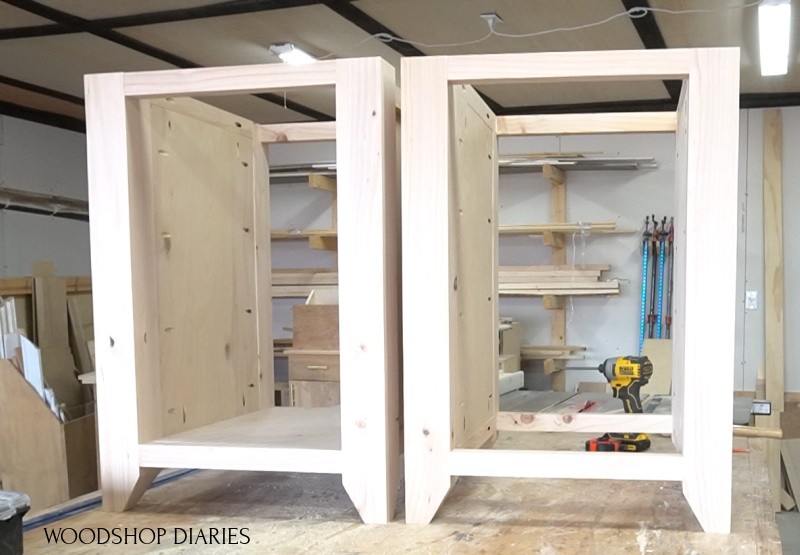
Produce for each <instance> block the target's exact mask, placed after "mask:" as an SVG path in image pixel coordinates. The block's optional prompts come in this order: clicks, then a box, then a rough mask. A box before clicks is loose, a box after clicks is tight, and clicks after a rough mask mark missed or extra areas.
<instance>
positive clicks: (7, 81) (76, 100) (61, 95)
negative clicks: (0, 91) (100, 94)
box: [0, 75, 83, 106]
mask: <svg viewBox="0 0 800 555" xmlns="http://www.w3.org/2000/svg"><path fill="white" fill-rule="evenodd" d="M0 83H2V84H4V85H10V86H12V87H17V88H18V89H23V90H26V91H30V92H34V93H38V94H42V95H45V96H49V97H52V98H57V99H59V100H64V101H66V102H71V103H72V104H77V105H78V106H83V99H82V98H80V97H79V96H73V95H71V94H67V93H65V92H61V91H57V90H55V89H48V88H47V87H41V86H39V85H34V84H33V83H27V82H25V81H20V80H19V79H13V78H11V77H6V76H5V75H0Z"/></svg>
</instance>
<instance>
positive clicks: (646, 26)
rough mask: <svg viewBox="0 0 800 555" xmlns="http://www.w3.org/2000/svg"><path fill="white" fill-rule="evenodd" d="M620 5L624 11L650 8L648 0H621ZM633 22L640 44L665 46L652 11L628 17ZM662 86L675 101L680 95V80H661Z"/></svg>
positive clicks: (651, 46)
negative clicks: (623, 7) (640, 15)
mask: <svg viewBox="0 0 800 555" xmlns="http://www.w3.org/2000/svg"><path fill="white" fill-rule="evenodd" d="M621 1H622V5H623V6H625V11H630V10H632V9H634V8H650V2H649V1H648V0H621ZM629 19H630V20H631V22H632V23H633V27H634V28H635V29H636V32H637V33H638V34H639V38H640V39H641V41H642V44H643V45H644V47H645V48H647V49H660V48H667V42H666V41H665V40H664V35H663V34H662V33H661V28H660V27H659V26H658V22H657V21H656V17H655V16H654V15H653V12H651V11H649V10H648V11H647V13H645V15H643V16H642V17H632V18H629ZM663 83H664V88H666V89H667V92H668V93H669V96H670V98H672V100H674V101H675V102H677V101H678V98H679V97H680V95H681V82H680V81H675V80H667V81H663Z"/></svg>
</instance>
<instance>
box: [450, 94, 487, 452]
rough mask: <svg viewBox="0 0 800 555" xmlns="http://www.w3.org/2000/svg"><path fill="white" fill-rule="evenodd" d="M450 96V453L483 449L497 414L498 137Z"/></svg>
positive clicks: (471, 97)
mask: <svg viewBox="0 0 800 555" xmlns="http://www.w3.org/2000/svg"><path fill="white" fill-rule="evenodd" d="M450 94H451V97H450V110H451V112H450V114H451V115H450V118H451V120H450V136H451V140H450V156H451V164H452V168H451V173H450V204H449V208H450V214H449V219H450V245H451V248H450V271H451V283H452V284H453V286H452V288H451V292H450V326H451V330H453V333H452V334H451V336H450V341H451V357H452V358H451V360H452V361H453V364H452V365H451V372H452V373H453V375H452V378H451V387H452V388H453V389H452V396H453V409H454V410H453V422H452V430H453V433H454V437H453V443H454V446H455V447H480V446H481V445H483V444H484V443H486V441H487V440H488V439H490V438H491V437H492V436H493V435H494V434H495V431H496V426H495V420H496V414H497V403H498V401H497V371H496V370H495V369H496V368H497V358H498V352H499V351H498V344H497V343H498V335H497V333H498V332H497V326H498V317H497V203H496V197H497V195H496V191H497V167H496V164H495V161H496V158H497V136H496V134H495V115H494V114H493V113H492V111H491V110H490V109H489V108H488V106H486V104H485V103H484V102H483V100H481V98H480V97H479V96H478V94H477V93H476V92H475V90H474V89H473V88H472V87H470V86H468V85H456V86H453V87H451V93H450Z"/></svg>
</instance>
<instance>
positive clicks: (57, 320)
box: [33, 275, 83, 406]
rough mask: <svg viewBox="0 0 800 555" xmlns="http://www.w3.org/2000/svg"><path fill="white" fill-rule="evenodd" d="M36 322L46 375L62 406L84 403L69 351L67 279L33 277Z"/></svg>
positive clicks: (38, 342)
mask: <svg viewBox="0 0 800 555" xmlns="http://www.w3.org/2000/svg"><path fill="white" fill-rule="evenodd" d="M33 299H34V314H35V317H34V321H35V324H36V325H35V328H36V334H37V335H36V338H37V340H36V341H37V345H38V346H39V349H40V352H41V361H42V372H43V373H44V378H45V381H46V382H47V384H48V385H49V386H50V387H51V388H52V389H53V391H54V392H55V396H56V398H57V399H58V401H59V402H60V403H65V404H66V405H67V406H75V405H80V404H82V403H83V393H82V391H81V385H80V382H78V380H77V379H76V372H75V364H74V361H73V358H72V352H71V351H70V348H69V328H68V324H67V322H68V318H67V291H66V283H65V281H64V278H61V277H55V276H45V275H35V276H34V278H33Z"/></svg>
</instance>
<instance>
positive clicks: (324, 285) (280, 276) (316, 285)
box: [272, 268, 339, 298]
mask: <svg viewBox="0 0 800 555" xmlns="http://www.w3.org/2000/svg"><path fill="white" fill-rule="evenodd" d="M338 283H339V274H338V273H337V272H336V270H332V269H330V268H286V269H273V270H272V296H273V297H298V298H300V297H302V298H305V297H308V296H309V295H310V294H311V291H314V290H316V291H320V292H324V291H334V290H336V289H337V287H338V285H337V284H338Z"/></svg>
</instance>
